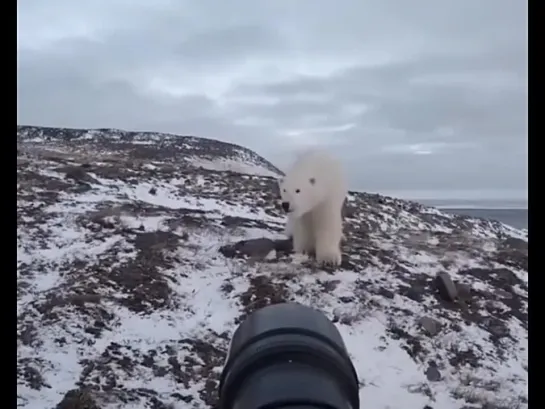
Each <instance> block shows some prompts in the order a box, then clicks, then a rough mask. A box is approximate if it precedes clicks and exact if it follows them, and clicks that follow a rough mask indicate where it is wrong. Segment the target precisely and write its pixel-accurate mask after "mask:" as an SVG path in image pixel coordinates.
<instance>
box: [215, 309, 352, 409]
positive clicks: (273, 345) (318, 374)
mask: <svg viewBox="0 0 545 409" xmlns="http://www.w3.org/2000/svg"><path fill="white" fill-rule="evenodd" d="M219 395H220V408H221V409H273V408H275V409H280V408H292V409H294V408H299V409H302V408H322V409H326V408H327V409H359V388H358V377H357V374H356V371H355V369H354V366H353V365H352V362H351V360H350V357H349V356H348V352H347V350H346V346H345V344H344V341H343V339H342V337H341V335H340V333H339V331H338V330H337V328H336V327H335V325H334V324H333V323H332V322H331V321H330V320H329V319H328V318H327V317H326V316H325V315H324V314H323V313H322V312H320V311H318V310H315V309H312V308H310V307H307V306H304V305H301V304H297V303H282V304H274V305H270V306H268V307H265V308H262V309H260V310H257V311H255V312H254V313H253V314H251V315H250V316H249V317H248V318H247V319H246V320H245V321H244V322H243V323H242V324H240V326H239V327H238V328H237V329H236V331H235V333H234V335H233V338H232V340H231V344H230V346H229V351H228V355H227V360H226V363H225V366H224V368H223V372H222V374H221V378H220V388H219Z"/></svg>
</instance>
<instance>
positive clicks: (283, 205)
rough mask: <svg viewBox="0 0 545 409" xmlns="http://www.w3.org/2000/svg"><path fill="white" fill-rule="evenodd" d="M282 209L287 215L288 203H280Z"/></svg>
mask: <svg viewBox="0 0 545 409" xmlns="http://www.w3.org/2000/svg"><path fill="white" fill-rule="evenodd" d="M282 209H284V211H285V212H286V213H287V212H289V211H290V203H289V202H282Z"/></svg>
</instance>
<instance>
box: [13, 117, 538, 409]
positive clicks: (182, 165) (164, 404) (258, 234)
mask: <svg viewBox="0 0 545 409" xmlns="http://www.w3.org/2000/svg"><path fill="white" fill-rule="evenodd" d="M17 150H18V151H17V224H18V229H17V263H18V264H17V266H18V267H17V342H18V349H17V363H18V369H17V382H18V388H17V394H18V407H21V408H27V409H31V408H32V409H33V408H39V409H43V408H55V407H56V408H64V409H66V408H86V409H93V408H94V409H96V408H111V409H113V408H128V409H130V408H153V409H161V408H212V407H214V404H215V402H216V388H217V383H218V376H219V371H220V370H221V367H222V365H223V360H224V358H225V353H226V350H227V347H228V343H229V339H230V336H231V334H232V332H233V331H234V329H235V327H236V325H237V324H238V323H239V322H240V321H241V320H242V319H243V318H244V317H245V316H246V315H247V314H248V313H250V312H252V311H254V310H255V309H257V308H260V307H262V306H265V305H268V304H270V303H274V302H281V301H298V302H302V303H305V304H309V305H311V306H314V307H316V308H320V309H322V310H323V311H324V312H325V313H326V315H328V316H329V317H330V318H331V319H332V320H333V321H334V322H335V323H336V325H337V327H338V328H339V330H340V331H341V333H342V335H343V337H344V339H345V342H346V344H347V347H348V349H349V352H350V354H351V356H352V359H353V360H354V364H355V367H356V369H357V371H358V374H359V377H360V380H361V389H360V395H361V402H362V409H363V408H374V409H386V408H405V409H424V408H426V409H429V408H432V409H462V408H488V409H492V408H497V409H499V408H502V409H507V408H509V409H512V408H513V409H514V408H527V407H528V403H527V393H528V384H527V380H528V374H527V365H528V341H527V336H528V250H527V238H526V235H525V233H524V232H521V231H518V230H516V229H513V228H511V227H509V226H506V225H504V224H502V223H499V222H493V221H486V220H482V219H473V218H469V217H465V216H456V215H447V214H444V213H442V212H440V211H438V210H436V209H433V208H430V207H425V206H422V205H419V204H416V203H411V202H407V201H401V200H396V199H394V198H389V197H382V196H378V195H369V194H365V193H356V192H351V193H350V196H349V200H348V201H347V206H346V209H345V210H346V211H345V216H346V219H345V222H346V231H345V234H346V236H347V241H346V243H344V245H343V265H342V268H341V269H338V270H336V271H329V270H328V271H326V270H322V269H319V268H317V267H316V266H315V265H314V264H313V262H312V260H308V259H306V258H303V257H295V256H294V255H293V254H292V252H291V243H290V242H289V241H288V240H286V239H285V238H284V237H283V236H282V229H283V224H284V222H285V216H284V214H283V213H282V211H281V210H280V209H279V208H278V206H277V202H278V200H277V192H276V191H275V186H276V184H275V178H276V176H277V175H278V174H279V173H280V171H279V170H278V169H276V168H275V167H274V166H273V165H272V164H270V163H269V162H267V161H266V160H265V159H263V158H261V157H259V156H258V155H256V154H255V153H253V152H251V151H249V150H248V149H245V148H242V147H238V146H236V145H231V144H226V143H222V142H218V141H213V140H208V139H201V138H196V137H178V136H174V135H159V134H153V133H130V132H123V131H119V130H74V129H56V128H39V127H27V126H20V127H18V135H17ZM77 405H79V406H77Z"/></svg>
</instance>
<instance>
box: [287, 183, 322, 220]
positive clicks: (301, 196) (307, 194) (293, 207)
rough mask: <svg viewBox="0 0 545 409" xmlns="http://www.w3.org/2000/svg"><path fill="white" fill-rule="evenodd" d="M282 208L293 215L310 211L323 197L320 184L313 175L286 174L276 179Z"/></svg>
mask: <svg viewBox="0 0 545 409" xmlns="http://www.w3.org/2000/svg"><path fill="white" fill-rule="evenodd" d="M278 186H279V188H280V198H281V200H282V209H284V211H285V212H286V213H290V214H293V216H294V217H301V216H302V215H304V214H305V213H308V212H309V211H311V210H312V209H313V208H314V207H316V205H317V204H318V203H320V201H321V200H322V198H323V197H324V195H323V192H322V189H321V187H320V184H319V183H318V181H317V180H316V178H314V177H308V176H306V175H288V176H285V177H284V178H281V179H279V180H278Z"/></svg>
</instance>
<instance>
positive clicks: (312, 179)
mask: <svg viewBox="0 0 545 409" xmlns="http://www.w3.org/2000/svg"><path fill="white" fill-rule="evenodd" d="M308 181H309V182H310V184H311V185H314V184H315V183H316V179H314V178H310V179H309V180H308Z"/></svg>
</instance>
